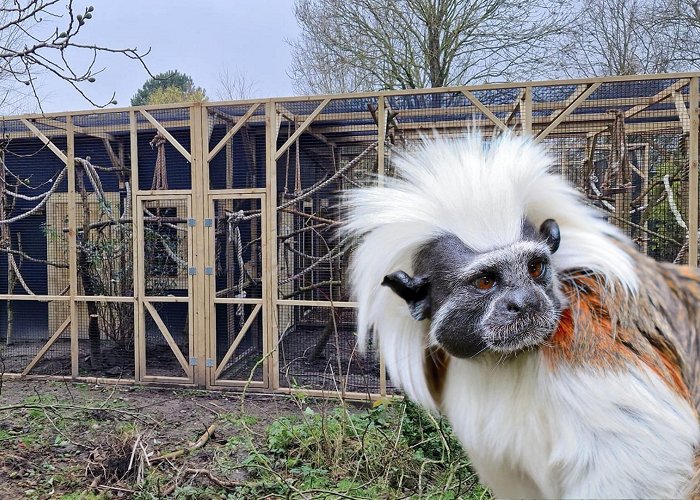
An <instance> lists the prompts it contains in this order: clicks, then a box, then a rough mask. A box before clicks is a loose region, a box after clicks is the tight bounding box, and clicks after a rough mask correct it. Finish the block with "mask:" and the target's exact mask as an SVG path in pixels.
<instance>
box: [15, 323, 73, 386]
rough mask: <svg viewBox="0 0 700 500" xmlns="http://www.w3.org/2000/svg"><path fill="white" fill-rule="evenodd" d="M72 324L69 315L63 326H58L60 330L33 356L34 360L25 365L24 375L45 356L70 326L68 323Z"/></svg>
mask: <svg viewBox="0 0 700 500" xmlns="http://www.w3.org/2000/svg"><path fill="white" fill-rule="evenodd" d="M70 324H71V321H70V316H68V317H67V318H66V319H65V320H64V321H63V323H61V326H59V327H58V330H56V331H55V332H54V333H53V335H51V337H50V338H49V340H48V341H47V342H46V344H44V346H43V347H42V348H41V349H39V352H38V353H36V356H34V358H32V360H31V361H30V362H29V364H28V365H27V366H26V367H25V369H24V370H22V376H23V377H24V376H25V375H26V374H27V373H29V372H30V371H31V369H32V368H34V366H35V365H36V364H37V363H38V362H39V361H41V358H43V357H44V354H46V353H47V352H48V350H49V349H51V346H52V345H53V344H54V342H56V340H58V337H60V336H61V334H62V333H63V332H64V331H65V329H66V328H68V325H70Z"/></svg>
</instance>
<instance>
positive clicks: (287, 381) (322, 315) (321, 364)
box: [278, 306, 380, 394]
mask: <svg viewBox="0 0 700 500" xmlns="http://www.w3.org/2000/svg"><path fill="white" fill-rule="evenodd" d="M279 309H280V311H279V318H280V322H279V344H278V349H279V359H280V366H279V372H280V385H281V386H282V387H291V388H297V389H304V388H306V389H322V390H326V391H331V392H339V393H344V392H359V393H371V394H377V393H379V391H380V372H379V363H378V361H377V359H376V353H375V352H374V351H373V350H370V351H369V352H368V353H366V354H363V355H361V354H360V353H359V352H358V350H357V337H356V330H355V320H356V314H355V309H354V308H349V307H344V308H332V307H318V306H280V307H279ZM282 318H284V319H285V320H284V321H282Z"/></svg>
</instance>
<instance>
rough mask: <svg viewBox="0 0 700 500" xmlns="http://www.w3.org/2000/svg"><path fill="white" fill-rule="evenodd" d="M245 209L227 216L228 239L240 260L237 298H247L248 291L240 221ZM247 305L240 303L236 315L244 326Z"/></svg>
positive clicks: (238, 260) (237, 258)
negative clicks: (246, 288)
mask: <svg viewBox="0 0 700 500" xmlns="http://www.w3.org/2000/svg"><path fill="white" fill-rule="evenodd" d="M244 215H245V214H244V212H243V210H239V211H238V212H233V213H229V214H228V216H227V222H228V240H229V241H230V242H232V243H233V246H234V247H235V249H236V260H237V262H238V293H237V294H236V298H245V297H246V292H245V290H244V289H243V286H244V283H245V268H244V267H243V266H244V262H243V239H242V238H241V228H240V223H241V221H242V220H243V218H244ZM244 315H245V306H244V305H243V304H238V306H237V308H236V316H238V321H239V323H240V325H241V327H242V326H243V323H244V322H245V321H244V320H245V318H244Z"/></svg>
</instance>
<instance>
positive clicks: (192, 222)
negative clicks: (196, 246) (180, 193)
mask: <svg viewBox="0 0 700 500" xmlns="http://www.w3.org/2000/svg"><path fill="white" fill-rule="evenodd" d="M187 225H188V226H190V227H195V226H196V225H197V219H187Z"/></svg>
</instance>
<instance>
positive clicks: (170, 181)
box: [136, 108, 192, 191]
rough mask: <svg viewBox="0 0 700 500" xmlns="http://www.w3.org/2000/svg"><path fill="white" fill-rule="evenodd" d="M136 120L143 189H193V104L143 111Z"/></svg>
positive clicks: (140, 177) (140, 176)
mask: <svg viewBox="0 0 700 500" xmlns="http://www.w3.org/2000/svg"><path fill="white" fill-rule="evenodd" d="M136 120H137V127H138V151H139V158H138V160H139V161H138V170H139V189H141V190H144V191H164V190H169V189H191V188H192V171H191V167H190V164H191V161H190V158H191V157H190V151H191V144H190V143H191V137H190V110H189V108H172V109H153V110H149V111H140V112H138V113H137V115H136Z"/></svg>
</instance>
